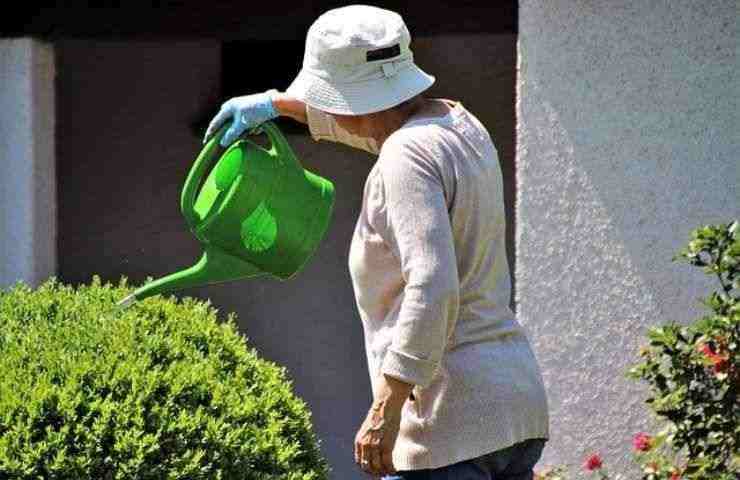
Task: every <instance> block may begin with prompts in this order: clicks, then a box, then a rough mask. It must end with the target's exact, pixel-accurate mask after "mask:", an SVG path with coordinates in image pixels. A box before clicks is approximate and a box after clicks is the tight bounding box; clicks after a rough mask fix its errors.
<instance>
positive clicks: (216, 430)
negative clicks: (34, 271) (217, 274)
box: [0, 275, 329, 480]
mask: <svg viewBox="0 0 740 480" xmlns="http://www.w3.org/2000/svg"><path fill="white" fill-rule="evenodd" d="M147 280H149V279H147ZM133 290H134V288H130V287H127V286H126V278H125V277H122V279H121V281H120V282H119V285H118V286H113V285H111V284H105V285H101V281H100V278H99V277H98V276H97V275H96V276H94V277H93V281H92V283H91V284H90V285H81V286H80V287H78V288H77V290H75V289H74V288H72V287H70V286H66V285H64V284H61V283H60V282H58V280H57V279H56V278H55V277H52V278H50V279H49V280H47V281H46V282H45V283H44V284H43V285H41V286H40V287H39V288H38V289H35V290H33V289H31V288H29V287H28V286H27V285H25V284H24V283H21V282H18V283H16V284H15V285H14V286H13V287H11V288H9V289H7V290H0V478H2V479H4V478H14V479H15V478H17V479H41V478H43V479H96V480H97V479H206V478H207V479H254V480H258V479H286V480H320V479H326V478H328V473H329V467H328V465H327V463H326V461H325V460H324V459H323V458H322V456H321V454H320V451H319V444H320V441H319V440H318V439H317V438H316V437H315V435H314V433H313V431H312V424H311V414H310V412H309V411H308V409H307V407H306V404H305V403H304V402H303V401H302V400H300V399H299V398H297V397H296V396H295V395H294V394H293V393H292V390H291V384H292V382H291V381H290V380H289V379H288V378H287V374H286V370H285V369H284V368H282V367H279V366H277V365H276V364H274V363H272V362H269V361H266V360H263V359H260V358H259V357H258V355H257V352H256V350H255V349H253V348H248V346H247V344H246V341H245V340H246V339H245V337H243V336H242V335H241V334H239V332H238V331H237V328H236V323H235V315H234V314H233V313H231V314H229V315H228V318H227V319H226V320H225V321H221V322H220V321H218V320H217V315H216V314H217V312H218V310H216V309H214V308H213V307H211V305H210V302H208V301H206V302H201V301H198V300H196V299H193V298H191V297H185V298H183V299H182V300H180V301H178V300H177V299H176V298H175V297H174V296H171V297H169V298H163V297H162V296H155V297H151V298H148V299H146V300H144V301H142V302H138V303H135V304H134V305H132V306H131V307H129V308H128V309H126V310H123V311H120V310H117V309H115V304H116V302H117V301H118V300H120V299H121V298H123V297H125V296H126V295H128V294H130V293H132V292H133Z"/></svg>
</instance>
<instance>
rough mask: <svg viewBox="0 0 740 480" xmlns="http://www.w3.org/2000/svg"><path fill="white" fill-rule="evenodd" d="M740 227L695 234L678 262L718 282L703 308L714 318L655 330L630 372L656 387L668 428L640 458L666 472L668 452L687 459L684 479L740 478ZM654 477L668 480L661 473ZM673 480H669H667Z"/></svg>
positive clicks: (654, 400)
mask: <svg viewBox="0 0 740 480" xmlns="http://www.w3.org/2000/svg"><path fill="white" fill-rule="evenodd" d="M738 230H739V226H738V222H737V221H735V222H733V223H730V224H726V225H724V224H723V225H708V226H704V227H702V228H698V229H696V230H693V231H692V232H691V240H690V242H689V244H688V247H686V248H684V249H682V250H681V251H680V252H679V254H678V255H676V256H674V257H673V259H672V260H673V261H676V260H684V261H687V262H688V263H689V264H691V265H694V266H697V267H701V268H702V270H703V271H704V272H705V273H707V274H709V275H711V276H713V277H715V278H716V279H717V280H718V282H719V284H720V290H719V291H717V292H713V293H711V294H710V295H709V296H708V297H707V298H705V299H702V303H703V304H704V305H705V306H706V307H708V309H709V310H710V313H708V314H707V315H705V316H703V317H702V318H700V319H698V320H697V321H696V322H695V323H693V324H692V325H689V326H682V325H679V324H677V323H675V322H670V323H669V324H666V325H662V326H657V327H652V328H650V329H649V331H648V338H649V340H650V343H649V345H646V346H644V347H643V348H642V349H641V351H640V355H641V356H642V357H643V361H642V362H641V363H638V364H636V365H634V366H633V367H632V368H630V369H629V371H628V372H627V376H628V377H629V378H633V379H642V380H644V381H646V382H648V384H649V386H650V397H649V398H648V399H647V400H646V403H648V404H649V405H650V407H651V409H652V410H653V412H655V414H656V415H657V416H658V417H659V418H661V419H662V420H664V421H665V422H666V428H665V430H664V431H663V432H661V434H659V435H657V436H656V437H654V439H653V440H654V444H653V448H652V449H651V451H649V452H643V453H640V457H643V458H641V460H643V464H646V463H647V462H648V461H649V462H651V463H652V464H653V467H655V466H656V465H657V466H661V465H663V463H665V464H666V468H667V465H668V464H669V463H671V462H664V461H663V460H664V459H663V458H662V457H661V456H659V455H658V454H657V447H659V446H661V445H665V446H667V447H668V450H669V452H670V454H671V455H674V456H678V455H680V454H683V455H685V457H686V458H687V461H686V465H685V467H684V468H683V472H682V477H681V478H685V479H695V480H700V479H701V480H704V479H707V480H709V479H711V480H723V479H728V480H729V479H735V478H737V474H738V473H740V454H739V453H738V451H739V450H740V403H739V402H738V389H740V365H739V363H740V361H739V360H740V358H739V355H738V344H739V343H740V303H738V290H739V289H740V232H738ZM653 470H656V471H657V473H656V475H654V476H653V477H646V478H656V479H657V478H663V477H662V476H659V475H660V470H661V469H660V468H658V469H656V468H653ZM666 478H668V477H667V476H666Z"/></svg>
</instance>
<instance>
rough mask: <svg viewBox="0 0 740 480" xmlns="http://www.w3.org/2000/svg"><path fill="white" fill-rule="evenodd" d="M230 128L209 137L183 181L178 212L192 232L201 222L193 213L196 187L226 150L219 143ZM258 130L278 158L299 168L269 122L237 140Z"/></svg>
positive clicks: (287, 147) (280, 134) (223, 127)
mask: <svg viewBox="0 0 740 480" xmlns="http://www.w3.org/2000/svg"><path fill="white" fill-rule="evenodd" d="M230 126H231V122H227V123H226V124H225V125H223V126H222V127H221V128H220V129H219V130H218V131H217V132H216V134H215V135H213V137H211V139H210V140H209V141H208V143H206V146H205V147H204V148H203V150H201V152H200V154H199V155H198V158H197V159H196V160H195V164H194V165H193V167H192V168H191V169H190V173H189V174H188V177H187V179H186V180H185V186H184V187H183V189H182V196H181V197H180V210H181V211H182V214H183V216H184V217H185V220H186V221H187V223H188V225H189V226H190V229H191V231H193V232H194V231H195V228H196V226H197V225H198V224H199V223H200V220H201V219H200V218H199V216H198V213H197V212H196V211H195V197H196V194H197V193H198V192H197V189H198V186H199V185H200V184H201V181H202V179H203V177H204V176H205V174H206V172H207V171H208V167H209V166H210V165H211V164H212V163H213V161H214V159H216V158H217V157H218V156H220V155H221V154H222V153H223V152H224V151H225V150H226V149H225V148H224V147H222V146H221V144H220V143H219V142H220V141H221V137H222V136H223V135H224V134H225V133H226V130H228V128H229V127H230ZM260 129H264V131H266V132H267V136H268V137H269V138H270V142H271V143H272V148H273V149H275V150H276V152H277V153H278V158H286V159H288V160H289V161H292V162H295V164H296V166H300V162H298V159H297V158H296V156H295V155H294V154H293V151H292V150H291V148H290V145H289V144H288V141H287V140H286V139H285V137H284V136H283V134H282V133H280V130H279V129H278V128H277V126H276V125H275V124H274V123H272V122H270V121H267V122H263V123H261V124H260V125H259V126H258V127H257V128H256V129H252V130H251V131H250V130H245V131H244V132H243V133H242V134H241V135H240V136H239V138H242V137H245V136H247V135H249V134H251V133H253V132H254V133H258V132H259V131H260Z"/></svg>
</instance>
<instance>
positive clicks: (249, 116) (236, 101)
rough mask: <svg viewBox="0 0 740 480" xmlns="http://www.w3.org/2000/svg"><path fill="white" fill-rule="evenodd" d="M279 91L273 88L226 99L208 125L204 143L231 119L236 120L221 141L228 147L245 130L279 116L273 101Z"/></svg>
mask: <svg viewBox="0 0 740 480" xmlns="http://www.w3.org/2000/svg"><path fill="white" fill-rule="evenodd" d="M277 93H278V91H277V90H276V89H272V90H268V91H266V92H263V93H256V94H253V95H244V96H242V97H234V98H231V99H229V100H228V101H226V102H225V103H224V104H223V105H221V110H219V112H218V113H217V114H216V116H215V117H213V120H211V123H210V124H209V125H208V129H207V130H206V134H205V135H204V137H203V143H206V142H207V141H208V139H209V138H210V137H212V136H213V134H214V133H216V131H217V130H218V129H219V128H220V127H221V125H223V124H224V123H226V122H227V121H228V120H230V119H233V120H234V122H233V124H232V125H231V127H229V129H228V130H227V131H226V133H225V134H224V136H223V137H222V138H221V141H220V142H219V143H220V144H221V146H222V147H228V146H229V145H230V144H231V143H232V142H233V141H234V140H236V139H237V138H239V135H241V134H242V133H243V132H244V131H245V130H248V129H249V130H251V129H254V128H256V127H258V126H259V125H260V124H261V123H263V122H266V121H268V120H272V119H273V118H276V117H278V116H279V114H278V112H277V110H276V109H275V106H274V105H273V103H272V99H273V95H275V94H277Z"/></svg>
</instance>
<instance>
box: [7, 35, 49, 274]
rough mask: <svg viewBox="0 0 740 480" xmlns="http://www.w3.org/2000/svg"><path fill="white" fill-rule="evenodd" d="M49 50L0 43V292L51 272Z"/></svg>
mask: <svg viewBox="0 0 740 480" xmlns="http://www.w3.org/2000/svg"><path fill="white" fill-rule="evenodd" d="M54 73H55V71H54V51H53V48H52V47H51V46H50V45H48V44H43V43H40V42H38V41H34V40H31V39H26V38H21V39H4V40H0V288H2V287H6V286H10V285H12V284H14V283H15V282H16V281H18V280H23V281H25V282H26V283H28V284H31V285H37V284H38V283H40V282H43V281H44V280H45V279H46V278H47V277H48V276H49V275H52V274H53V273H54V272H55V270H56V190H55V180H54V167H55V164H54Z"/></svg>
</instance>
